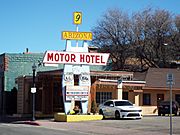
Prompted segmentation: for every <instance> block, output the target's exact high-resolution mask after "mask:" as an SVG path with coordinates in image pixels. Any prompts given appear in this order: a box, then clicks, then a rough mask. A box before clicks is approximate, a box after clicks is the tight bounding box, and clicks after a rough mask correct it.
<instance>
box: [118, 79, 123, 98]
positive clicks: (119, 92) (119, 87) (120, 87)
mask: <svg viewBox="0 0 180 135" xmlns="http://www.w3.org/2000/svg"><path fill="white" fill-rule="evenodd" d="M117 99H118V100H122V80H118V86H117Z"/></svg>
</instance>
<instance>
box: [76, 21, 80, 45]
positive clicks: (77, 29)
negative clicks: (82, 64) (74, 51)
mask: <svg viewBox="0 0 180 135" xmlns="http://www.w3.org/2000/svg"><path fill="white" fill-rule="evenodd" d="M78 31H79V28H78V24H77V25H76V32H78ZM76 47H78V40H76Z"/></svg>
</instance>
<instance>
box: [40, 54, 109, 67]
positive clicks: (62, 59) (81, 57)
mask: <svg viewBox="0 0 180 135" xmlns="http://www.w3.org/2000/svg"><path fill="white" fill-rule="evenodd" d="M108 58H109V54H108V53H82V52H59V51H47V52H46V53H45V56H44V60H43V63H46V64H85V65H106V64H107V60H108Z"/></svg>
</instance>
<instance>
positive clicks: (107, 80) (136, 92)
mask: <svg viewBox="0 0 180 135" xmlns="http://www.w3.org/2000/svg"><path fill="white" fill-rule="evenodd" d="M105 67H106V68H107V67H108V65H107V66H105ZM105 67H104V66H103V68H102V67H101V68H100V67H98V68H97V66H91V68H90V69H91V70H90V81H91V86H90V92H89V94H88V109H87V112H88V113H90V112H91V105H92V102H96V103H97V105H99V104H101V103H103V102H104V101H106V100H108V99H120V100H121V99H127V100H129V101H131V102H132V103H133V104H134V105H136V106H140V107H141V108H142V111H143V112H142V113H143V115H157V104H158V102H159V101H161V100H169V95H170V94H169V92H170V90H169V87H167V84H166V78H167V74H168V73H169V72H171V73H173V75H174V78H175V79H174V85H173V87H172V93H173V100H176V101H177V102H178V103H180V71H179V69H165V68H162V69H158V68H150V69H149V70H148V71H146V72H143V73H140V72H126V71H111V70H102V69H105ZM108 68H109V67H108ZM99 69H101V70H99ZM73 78H74V80H73V83H74V86H77V87H78V86H79V82H80V80H81V81H87V78H86V77H82V76H81V74H75V75H73ZM63 79H64V78H63V69H58V70H51V71H39V72H37V74H36V88H37V92H36V94H35V99H36V104H35V110H36V116H39V117H40V116H53V114H54V113H56V112H65V107H64V100H63V90H62V82H63ZM16 83H17V85H18V92H17V114H20V115H26V114H31V112H32V111H31V110H32V108H31V107H32V105H31V104H32V101H31V98H30V97H31V93H30V89H31V86H32V76H19V77H18V78H16ZM67 89H68V87H67ZM69 102H70V101H69ZM75 102H77V104H80V102H81V100H78V101H75ZM82 102H83V101H82Z"/></svg>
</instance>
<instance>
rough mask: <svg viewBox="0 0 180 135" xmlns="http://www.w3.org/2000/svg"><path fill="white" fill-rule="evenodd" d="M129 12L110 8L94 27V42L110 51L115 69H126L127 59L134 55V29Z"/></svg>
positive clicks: (102, 49)
mask: <svg viewBox="0 0 180 135" xmlns="http://www.w3.org/2000/svg"><path fill="white" fill-rule="evenodd" d="M131 27H132V26H131V21H130V19H129V16H128V14H126V13H123V12H122V11H120V10H118V9H113V10H108V11H107V12H106V13H105V14H104V16H103V17H102V19H101V20H100V21H99V22H98V24H97V26H96V27H94V28H93V29H92V31H93V35H94V38H93V41H92V44H93V45H95V46H97V47H99V48H100V50H101V51H103V52H110V54H111V55H110V57H111V60H112V67H113V68H114V70H124V68H125V66H124V65H125V61H126V59H127V58H128V57H130V56H131V55H132V53H131V52H132V50H131V42H132V34H133V32H132V29H131Z"/></svg>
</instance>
